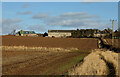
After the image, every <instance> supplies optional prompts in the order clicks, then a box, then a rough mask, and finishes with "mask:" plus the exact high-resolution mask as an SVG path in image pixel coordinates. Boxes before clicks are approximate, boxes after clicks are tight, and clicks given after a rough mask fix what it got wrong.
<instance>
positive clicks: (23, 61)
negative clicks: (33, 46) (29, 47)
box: [2, 51, 88, 75]
mask: <svg viewBox="0 0 120 77" xmlns="http://www.w3.org/2000/svg"><path fill="white" fill-rule="evenodd" d="M2 54H3V55H2V57H3V60H2V61H3V66H2V73H3V75H53V74H54V75H57V74H58V75H59V74H63V73H65V72H67V71H68V69H65V70H64V71H59V69H60V68H61V66H64V65H67V64H69V62H70V60H71V59H73V58H74V57H76V56H80V55H85V54H88V53H85V52H43V51H2Z"/></svg>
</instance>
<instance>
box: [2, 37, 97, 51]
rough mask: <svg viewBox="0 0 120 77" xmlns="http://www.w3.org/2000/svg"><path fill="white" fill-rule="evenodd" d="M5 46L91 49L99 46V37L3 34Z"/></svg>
mask: <svg viewBox="0 0 120 77" xmlns="http://www.w3.org/2000/svg"><path fill="white" fill-rule="evenodd" d="M2 45H3V46H27V47H57V48H78V49H80V50H91V49H96V48H98V46H97V39H92V38H91V39H90V38H84V39H82V38H48V37H45V38H43V37H19V36H18V37H17V36H3V37H2Z"/></svg>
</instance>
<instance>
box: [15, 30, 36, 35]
mask: <svg viewBox="0 0 120 77" xmlns="http://www.w3.org/2000/svg"><path fill="white" fill-rule="evenodd" d="M19 32H20V31H18V32H17V33H16V34H18V33H19ZM23 34H36V33H35V32H34V31H23Z"/></svg>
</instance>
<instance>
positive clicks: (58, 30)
mask: <svg viewBox="0 0 120 77" xmlns="http://www.w3.org/2000/svg"><path fill="white" fill-rule="evenodd" d="M73 31H76V30H48V32H73Z"/></svg>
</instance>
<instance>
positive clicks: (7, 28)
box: [2, 18, 22, 34]
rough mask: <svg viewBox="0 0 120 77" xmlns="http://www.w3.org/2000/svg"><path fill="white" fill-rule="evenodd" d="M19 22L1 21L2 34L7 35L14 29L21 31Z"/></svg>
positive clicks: (13, 20)
mask: <svg viewBox="0 0 120 77" xmlns="http://www.w3.org/2000/svg"><path fill="white" fill-rule="evenodd" d="M21 21H22V20H21V19H19V18H12V19H3V20H2V34H8V33H10V32H11V31H12V30H14V29H21V28H22V27H21V26H20V25H19V23H20V22H21Z"/></svg>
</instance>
